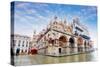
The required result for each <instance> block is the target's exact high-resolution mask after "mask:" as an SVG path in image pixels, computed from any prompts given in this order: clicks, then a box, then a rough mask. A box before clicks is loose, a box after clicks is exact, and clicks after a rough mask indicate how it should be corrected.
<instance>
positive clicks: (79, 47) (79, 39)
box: [77, 37, 84, 52]
mask: <svg viewBox="0 0 100 67" xmlns="http://www.w3.org/2000/svg"><path fill="white" fill-rule="evenodd" d="M77 44H78V51H79V52H81V51H82V50H83V49H84V48H83V47H82V45H83V38H82V37H78V39H77Z"/></svg>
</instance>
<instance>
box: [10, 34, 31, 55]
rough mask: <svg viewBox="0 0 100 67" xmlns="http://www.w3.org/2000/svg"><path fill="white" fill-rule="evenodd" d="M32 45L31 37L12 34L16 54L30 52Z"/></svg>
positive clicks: (12, 47)
mask: <svg viewBox="0 0 100 67" xmlns="http://www.w3.org/2000/svg"><path fill="white" fill-rule="evenodd" d="M29 47H30V37H28V36H23V35H18V34H14V35H11V49H12V52H13V53H14V55H25V54H28V52H29Z"/></svg>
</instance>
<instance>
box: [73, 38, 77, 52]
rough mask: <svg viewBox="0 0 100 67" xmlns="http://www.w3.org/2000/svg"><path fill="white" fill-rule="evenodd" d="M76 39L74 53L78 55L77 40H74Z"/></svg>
mask: <svg viewBox="0 0 100 67" xmlns="http://www.w3.org/2000/svg"><path fill="white" fill-rule="evenodd" d="M74 39H75V44H74V53H78V48H77V47H78V45H77V38H74Z"/></svg>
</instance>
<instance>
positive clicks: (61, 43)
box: [59, 36, 68, 47]
mask: <svg viewBox="0 0 100 67" xmlns="http://www.w3.org/2000/svg"><path fill="white" fill-rule="evenodd" d="M67 40H68V39H67V37H66V36H60V37H59V46H61V47H63V46H65V44H66V43H67Z"/></svg>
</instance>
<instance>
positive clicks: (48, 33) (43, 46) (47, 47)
mask: <svg viewBox="0 0 100 67" xmlns="http://www.w3.org/2000/svg"><path fill="white" fill-rule="evenodd" d="M91 42H92V41H91V39H90V36H89V31H88V29H87V27H86V26H84V25H82V24H81V23H80V21H79V18H78V17H76V18H74V19H73V20H72V22H68V21H67V20H66V19H63V20H59V19H58V17H54V19H53V20H51V21H50V23H49V24H48V25H47V28H46V29H44V30H43V31H42V33H40V34H39V36H38V39H37V41H36V48H37V49H38V54H42V55H50V56H64V55H71V54H78V53H84V52H88V51H90V50H91V49H92V44H91Z"/></svg>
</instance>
